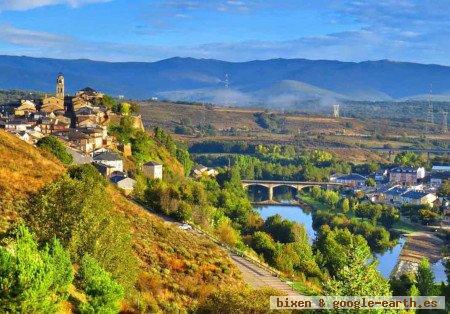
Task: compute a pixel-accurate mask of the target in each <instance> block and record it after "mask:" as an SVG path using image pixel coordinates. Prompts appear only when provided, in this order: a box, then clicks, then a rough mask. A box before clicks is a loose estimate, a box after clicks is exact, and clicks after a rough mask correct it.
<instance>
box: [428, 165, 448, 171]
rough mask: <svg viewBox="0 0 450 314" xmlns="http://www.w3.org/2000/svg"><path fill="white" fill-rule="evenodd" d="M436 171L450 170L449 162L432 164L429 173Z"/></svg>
mask: <svg viewBox="0 0 450 314" xmlns="http://www.w3.org/2000/svg"><path fill="white" fill-rule="evenodd" d="M437 172H450V164H445V165H433V166H432V167H431V173H437Z"/></svg>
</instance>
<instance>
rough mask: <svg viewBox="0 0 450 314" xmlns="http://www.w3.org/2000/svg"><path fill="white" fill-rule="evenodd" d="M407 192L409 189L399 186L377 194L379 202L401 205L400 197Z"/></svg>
mask: <svg viewBox="0 0 450 314" xmlns="http://www.w3.org/2000/svg"><path fill="white" fill-rule="evenodd" d="M408 191H409V188H407V187H404V186H399V185H398V186H393V187H391V188H387V189H384V190H382V191H380V192H379V201H380V202H381V203H386V204H401V203H402V201H403V198H402V195H403V194H404V193H406V192H408Z"/></svg>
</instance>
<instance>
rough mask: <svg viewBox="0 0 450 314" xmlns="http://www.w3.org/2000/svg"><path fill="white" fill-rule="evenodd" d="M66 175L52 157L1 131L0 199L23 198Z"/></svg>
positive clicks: (60, 165)
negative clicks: (11, 196)
mask: <svg viewBox="0 0 450 314" xmlns="http://www.w3.org/2000/svg"><path fill="white" fill-rule="evenodd" d="M63 172H64V167H63V166H62V164H61V163H59V162H58V161H57V160H56V158H54V157H53V156H51V154H49V153H47V152H44V151H41V150H38V149H35V148H33V147H32V146H31V145H29V144H27V143H25V142H23V141H21V140H20V139H18V138H16V137H15V136H14V135H12V134H9V133H6V132H4V131H0V199H1V198H2V197H7V195H13V196H14V197H15V198H17V197H24V196H26V195H28V194H30V193H32V192H35V191H37V190H39V189H40V188H41V187H42V186H43V185H44V184H46V183H48V182H51V181H53V180H54V179H55V178H57V177H58V176H59V175H61V174H62V173H63Z"/></svg>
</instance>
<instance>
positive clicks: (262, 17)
mask: <svg viewBox="0 0 450 314" xmlns="http://www.w3.org/2000/svg"><path fill="white" fill-rule="evenodd" d="M448 16H450V1H449V0H426V1H424V0H373V1H372V0H366V1H364V0H340V1H335V0H328V1H327V0H310V1H303V0H248V1H247V0H203V1H201V0H186V1H184V0H167V1H162V0H0V54H6V55H26V56H34V57H49V58H64V59H78V58H85V59H93V60H104V61H157V60H161V59H166V58H171V57H176V56H178V57H194V58H212V59H220V60H227V61H249V60H255V59H259V60H261V59H271V58H305V59H327V60H341V61H366V60H380V59H389V60H395V61H410V62H419V63H435V64H443V65H450V40H449V39H450V27H449V26H450V18H448Z"/></svg>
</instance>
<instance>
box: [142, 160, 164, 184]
mask: <svg viewBox="0 0 450 314" xmlns="http://www.w3.org/2000/svg"><path fill="white" fill-rule="evenodd" d="M142 172H143V173H144V175H145V176H147V177H149V178H150V179H160V180H161V179H162V177H163V165H161V164H159V163H157V162H154V161H149V162H147V163H145V164H144V165H143V166H142Z"/></svg>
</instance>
